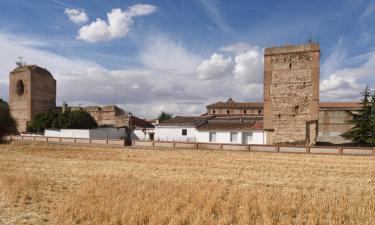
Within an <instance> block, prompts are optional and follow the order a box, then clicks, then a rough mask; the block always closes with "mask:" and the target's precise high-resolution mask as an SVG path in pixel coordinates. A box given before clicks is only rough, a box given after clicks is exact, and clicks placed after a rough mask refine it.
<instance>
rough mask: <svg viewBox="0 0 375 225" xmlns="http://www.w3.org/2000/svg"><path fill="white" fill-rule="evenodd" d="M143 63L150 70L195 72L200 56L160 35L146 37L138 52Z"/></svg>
mask: <svg viewBox="0 0 375 225" xmlns="http://www.w3.org/2000/svg"><path fill="white" fill-rule="evenodd" d="M139 57H140V61H141V62H142V63H143V65H144V66H145V67H146V68H148V69H152V70H161V71H168V72H172V73H188V74H192V73H195V68H196V67H197V65H198V64H199V63H200V62H201V61H202V59H201V57H199V56H197V55H195V54H193V53H191V52H189V51H188V50H187V49H186V48H185V47H184V46H183V45H182V44H181V43H177V42H175V41H173V40H171V39H169V38H167V37H164V36H162V35H157V34H156V35H155V34H154V35H152V37H150V38H146V40H145V42H144V43H143V45H142V46H141V52H140V54H139Z"/></svg>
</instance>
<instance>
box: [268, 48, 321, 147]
mask: <svg viewBox="0 0 375 225" xmlns="http://www.w3.org/2000/svg"><path fill="white" fill-rule="evenodd" d="M319 77H320V46H319V44H315V43H310V44H305V45H290V46H284V47H275V48H266V49H265V52H264V129H265V131H266V133H267V143H268V144H278V143H291V144H314V143H315V141H316V137H317V134H318V130H317V129H318V117H319V107H318V104H319Z"/></svg>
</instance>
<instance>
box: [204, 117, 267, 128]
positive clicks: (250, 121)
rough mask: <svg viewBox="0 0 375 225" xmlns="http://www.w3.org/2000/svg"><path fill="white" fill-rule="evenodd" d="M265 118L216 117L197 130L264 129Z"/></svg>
mask: <svg viewBox="0 0 375 225" xmlns="http://www.w3.org/2000/svg"><path fill="white" fill-rule="evenodd" d="M262 129H263V118H261V117H259V118H254V117H216V118H213V119H211V120H209V121H208V122H207V123H205V124H203V125H201V126H199V127H198V128H197V130H223V131H230V130H262Z"/></svg>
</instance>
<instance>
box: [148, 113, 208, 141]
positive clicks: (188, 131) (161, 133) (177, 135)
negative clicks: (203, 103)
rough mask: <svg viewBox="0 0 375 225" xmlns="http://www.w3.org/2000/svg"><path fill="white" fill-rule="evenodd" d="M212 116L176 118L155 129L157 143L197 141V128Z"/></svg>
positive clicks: (162, 123)
mask: <svg viewBox="0 0 375 225" xmlns="http://www.w3.org/2000/svg"><path fill="white" fill-rule="evenodd" d="M211 118H213V117H212V116H176V117H175V118H173V119H169V120H166V121H163V122H161V123H159V124H158V125H156V127H155V140H157V141H192V142H194V141H197V133H198V131H197V128H198V127H199V126H201V125H203V124H205V123H207V121H208V120H209V119H211Z"/></svg>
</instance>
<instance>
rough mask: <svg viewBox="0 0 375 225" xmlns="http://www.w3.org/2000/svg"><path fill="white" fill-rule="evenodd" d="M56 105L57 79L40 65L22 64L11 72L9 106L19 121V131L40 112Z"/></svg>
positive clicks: (22, 130) (13, 115) (51, 108)
mask: <svg viewBox="0 0 375 225" xmlns="http://www.w3.org/2000/svg"><path fill="white" fill-rule="evenodd" d="M55 107H56V80H55V79H54V78H53V76H52V74H51V73H50V72H49V71H48V70H46V69H44V68H41V67H39V66H36V65H30V66H21V67H18V68H16V69H15V70H13V71H12V72H10V74H9V108H10V113H11V115H12V117H13V118H14V119H15V120H16V122H17V130H18V132H25V131H26V127H27V123H28V122H30V121H31V120H32V119H33V118H34V117H35V116H36V115H37V114H38V113H41V112H48V111H50V110H53V109H54V108H55Z"/></svg>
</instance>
